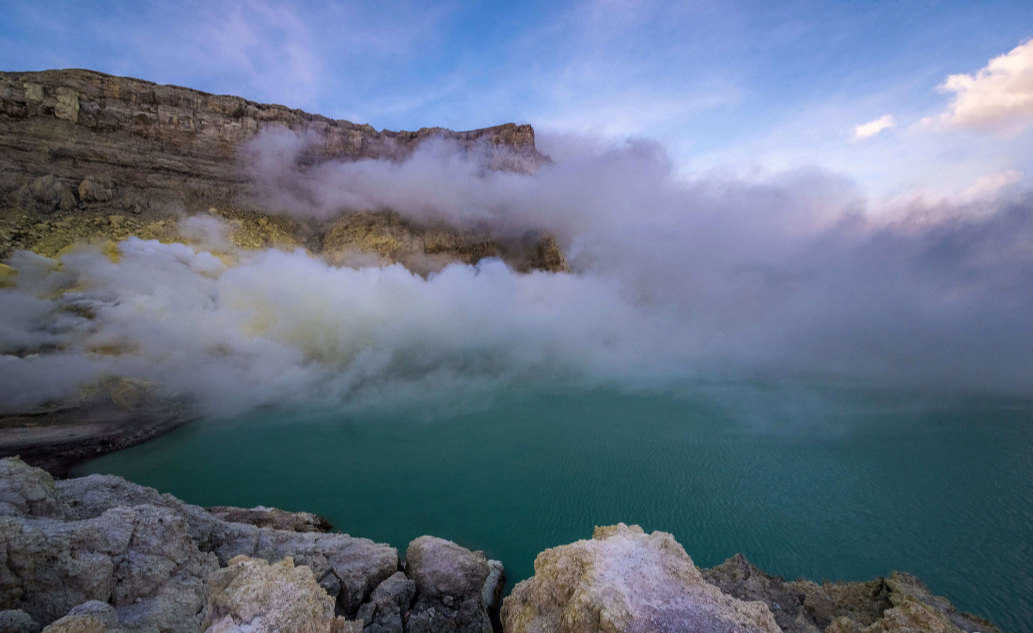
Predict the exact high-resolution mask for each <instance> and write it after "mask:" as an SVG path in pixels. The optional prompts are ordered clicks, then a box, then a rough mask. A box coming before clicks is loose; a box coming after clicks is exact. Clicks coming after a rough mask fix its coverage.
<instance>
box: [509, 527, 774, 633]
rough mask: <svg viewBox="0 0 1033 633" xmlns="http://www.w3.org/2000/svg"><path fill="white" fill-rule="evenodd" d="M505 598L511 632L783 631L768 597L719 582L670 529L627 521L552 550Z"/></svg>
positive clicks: (714, 632)
mask: <svg viewBox="0 0 1033 633" xmlns="http://www.w3.org/2000/svg"><path fill="white" fill-rule="evenodd" d="M534 571H535V575H534V577H532V578H530V579H529V580H525V581H523V582H521V583H518V584H517V585H516V587H514V588H513V593H512V594H511V595H510V596H509V597H508V598H506V599H505V601H504V602H503V604H502V624H503V627H504V628H505V630H506V631H507V632H508V633H546V632H556V633H588V632H605V633H611V632H612V633H618V632H621V633H637V632H642V633H645V632H647V631H665V632H672V633H674V632H682V631H683V632H685V633H690V632H702V631H706V632H708V633H753V632H758V633H759V632H765V633H779V628H778V625H776V624H775V619H774V618H773V617H772V615H771V612H770V611H769V610H768V608H767V606H765V605H764V604H763V603H761V602H744V601H741V600H738V599H737V598H733V597H732V596H729V595H727V594H725V593H722V592H721V590H720V589H718V588H717V587H715V586H713V585H711V584H710V583H708V582H707V581H706V580H704V579H703V576H702V575H701V574H700V571H699V570H698V569H696V566H695V565H694V564H693V562H692V559H691V558H689V556H688V554H686V553H685V550H684V549H682V546H681V545H679V544H678V543H677V541H675V540H674V537H673V536H671V535H670V534H666V533H664V532H653V533H652V534H645V533H644V532H643V531H642V528H640V527H638V526H636V525H633V526H630V527H629V526H627V525H624V524H623V523H621V524H618V525H615V526H611V527H603V528H596V529H595V533H594V534H593V536H592V540H589V541H577V542H576V543H572V544H570V545H564V546H561V547H555V548H552V549H549V550H545V551H544V552H542V553H541V554H539V555H538V558H537V559H535V563H534Z"/></svg>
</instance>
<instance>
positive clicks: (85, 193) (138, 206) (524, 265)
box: [0, 70, 566, 272]
mask: <svg viewBox="0 0 1033 633" xmlns="http://www.w3.org/2000/svg"><path fill="white" fill-rule="evenodd" d="M267 129H287V130H291V131H293V132H296V133H298V134H301V135H304V136H305V138H308V139H311V140H312V142H311V143H308V144H307V145H306V146H305V147H304V149H303V151H302V152H301V154H300V155H299V156H298V157H297V158H296V161H295V162H296V165H295V166H296V167H297V168H298V169H299V170H301V173H303V172H304V170H305V169H306V168H311V167H313V166H317V165H320V164H321V163H323V162H325V161H328V160H358V159H384V160H402V159H404V158H406V157H407V156H409V155H410V154H411V153H412V152H413V150H414V149H415V148H416V147H417V146H418V145H419V144H420V143H423V142H425V141H427V140H429V139H445V140H447V141H449V142H451V143H453V144H455V145H457V146H458V147H459V148H462V149H464V150H469V151H474V150H476V151H477V152H479V154H480V155H483V159H484V161H485V165H486V167H487V168H489V169H498V170H510V171H521V172H532V171H534V170H536V169H537V168H538V167H539V166H541V165H542V164H544V163H545V162H547V160H548V159H547V158H546V157H545V156H543V155H542V154H540V153H539V152H538V151H537V150H536V149H535V145H534V130H533V129H532V128H531V126H529V125H515V124H512V123H509V124H505V125H499V126H495V127H490V128H484V129H479V130H471V131H467V132H453V131H451V130H446V129H442V128H424V129H421V130H419V131H416V132H391V131H388V130H381V131H377V130H374V129H373V128H372V127H371V126H369V125H359V124H355V123H351V122H348V121H341V120H335V119H329V118H327V117H323V116H319V115H316V114H309V113H306V112H303V111H301V110H296V109H290V108H286V107H284V106H279V105H269V104H261V103H255V102H253V101H248V100H246V99H242V98H240V97H233V96H224V95H213V94H208V93H204V92H200V91H197V90H191V89H189V88H181V87H178V86H162V85H157V84H154V83H151V82H148V81H142V80H139V79H131V78H127V77H113V76H110V75H105V74H103V73H98V72H93V71H89V70H49V71H43V72H24V73H0V259H2V258H4V257H6V256H7V255H9V254H10V253H11V252H12V251H13V250H15V249H20V248H24V249H29V250H33V251H35V252H38V253H40V254H42V255H46V256H52V255H54V254H57V253H59V252H61V251H62V250H63V249H66V248H68V247H70V246H72V245H74V244H76V243H79V242H82V241H86V242H90V241H92V242H95V243H103V242H105V241H108V240H115V241H117V240H121V239H125V238H126V237H128V236H129V235H136V236H138V237H144V238H148V239H159V240H165V241H169V240H176V239H180V238H181V237H182V236H181V235H179V234H178V232H177V224H178V222H177V221H178V218H179V217H181V216H182V215H184V214H187V215H189V214H194V213H199V212H209V211H211V212H213V213H216V214H218V215H220V216H222V217H224V218H226V219H227V220H228V221H229V222H230V223H231V228H232V230H231V232H230V238H231V239H232V240H233V241H234V243H235V244H236V245H237V246H240V247H244V248H263V247H279V248H294V247H304V248H307V249H309V250H310V251H312V252H315V253H323V252H326V253H327V255H328V256H329V257H331V258H334V259H338V260H340V259H341V258H342V257H344V256H345V254H347V253H348V252H350V251H353V250H357V251H360V252H371V253H373V254H375V255H377V256H380V257H382V258H383V259H382V261H399V262H401V263H403V264H405V265H407V266H410V267H412V268H414V269H416V270H417V271H418V272H426V270H428V267H430V268H432V267H433V266H438V267H440V265H441V263H442V262H449V261H462V262H468V263H472V262H475V261H477V260H478V259H480V258H483V257H487V256H497V257H502V258H503V259H506V260H507V261H509V262H510V263H511V264H513V265H514V266H515V267H517V268H521V269H524V270H528V269H531V268H545V269H548V270H562V269H565V266H566V263H565V261H564V260H563V259H562V253H561V252H560V251H559V250H558V249H556V248H555V243H554V242H549V241H547V240H543V239H535V240H530V242H529V243H527V244H525V243H524V241H526V240H519V239H518V240H513V239H512V238H510V239H508V240H506V239H500V237H499V236H497V235H492V234H490V233H486V232H476V231H468V230H460V229H458V228H455V227H449V226H446V225H444V224H440V223H439V224H433V225H426V224H420V223H415V222H405V223H402V224H401V225H400V227H399V225H397V223H396V225H394V226H392V227H391V229H392V230H385V226H384V220H383V212H384V211H385V210H383V209H343V208H342V209H338V210H336V211H339V212H341V213H343V214H344V216H346V217H349V220H348V221H347V224H348V225H349V226H350V227H352V228H353V229H354V228H355V227H359V228H361V229H362V230H352V231H350V232H349V231H342V230H340V226H337V230H336V231H334V235H333V236H329V235H328V233H329V232H330V231H331V229H332V228H334V227H333V226H331V225H330V224H328V223H326V222H321V221H314V220H303V219H297V218H291V217H287V216H283V215H275V214H274V215H270V214H269V211H270V210H271V209H270V208H268V207H267V206H266V205H265V203H264V201H265V199H266V195H265V194H266V191H265V189H264V187H263V183H261V182H258V181H256V179H254V178H253V177H251V176H249V173H250V172H249V170H248V165H247V161H248V156H247V154H246V153H242V152H241V149H242V146H243V145H244V144H245V143H246V142H247V141H249V140H250V139H253V138H254V137H255V136H256V135H257V134H259V132H261V131H262V130H267ZM399 231H401V235H402V236H403V237H406V238H411V239H410V240H409V242H411V243H406V240H405V239H402V240H399V239H398V238H399V235H400V233H399ZM428 234H429V235H428ZM442 235H445V236H447V239H443V238H442ZM345 238H350V239H345ZM392 241H393V242H395V243H396V244H398V245H399V246H398V247H397V248H387V249H385V248H383V244H384V242H392ZM542 250H545V251H547V254H546V256H544V257H543V256H541V254H540V253H539V251H542ZM417 254H420V255H427V256H429V257H430V259H429V260H425V259H423V258H422V257H417V256H416V255H417Z"/></svg>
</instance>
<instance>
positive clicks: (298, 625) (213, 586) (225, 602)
mask: <svg viewBox="0 0 1033 633" xmlns="http://www.w3.org/2000/svg"><path fill="white" fill-rule="evenodd" d="M338 619H340V618H338ZM334 621H335V618H334V600H333V598H331V597H330V596H329V595H327V593H326V592H325V591H323V588H322V587H320V586H319V583H317V582H316V577H315V576H314V575H313V574H312V570H311V569H309V568H308V567H303V566H300V567H295V566H294V561H293V560H291V559H290V558H285V559H283V560H282V561H280V562H278V563H273V564H269V563H268V562H266V561H264V560H261V559H257V558H248V557H247V556H237V557H236V558H234V559H233V560H231V561H230V564H229V565H228V566H227V567H225V568H223V569H220V570H218V571H216V572H214V573H212V574H211V575H209V576H208V601H207V604H206V606H205V613H204V619H203V621H202V624H201V628H202V629H203V630H204V631H206V632H207V633H229V632H230V631H240V632H241V633H243V632H244V631H247V632H248V633H329V632H330V631H331V629H332V628H334ZM345 627H347V628H345ZM352 628H354V626H353V625H349V624H347V623H345V622H341V623H339V624H338V625H337V627H336V630H350V629H352ZM359 630H361V627H360V628H359Z"/></svg>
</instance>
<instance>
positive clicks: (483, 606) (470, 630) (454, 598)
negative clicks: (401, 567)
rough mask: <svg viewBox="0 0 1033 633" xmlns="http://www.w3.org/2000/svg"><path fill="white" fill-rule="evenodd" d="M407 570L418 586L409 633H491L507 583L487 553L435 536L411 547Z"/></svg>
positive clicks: (424, 537) (408, 628)
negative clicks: (496, 605) (493, 610)
mask: <svg viewBox="0 0 1033 633" xmlns="http://www.w3.org/2000/svg"><path fill="white" fill-rule="evenodd" d="M405 559H406V571H407V573H408V575H409V577H410V578H412V580H413V582H414V583H415V586H416V596H417V597H416V603H415V604H414V605H413V608H412V611H411V612H410V613H409V617H408V620H407V623H406V629H405V630H406V631H407V632H408V633H452V632H455V633H491V618H490V616H489V614H488V611H489V609H490V608H491V607H492V602H493V600H494V599H495V597H496V596H497V595H498V593H499V591H501V585H502V578H501V576H500V575H498V574H494V573H492V572H493V569H495V568H496V567H497V566H500V565H501V563H498V562H497V561H488V559H486V558H485V556H484V553H483V552H471V551H470V550H468V549H466V548H465V547H461V546H459V545H456V544H455V543H452V542H451V541H446V540H444V539H440V538H435V537H433V536H421V537H420V538H418V539H416V540H414V541H413V542H412V543H410V544H409V549H408V551H407V552H406V556H405Z"/></svg>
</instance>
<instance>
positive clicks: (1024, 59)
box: [923, 40, 1033, 134]
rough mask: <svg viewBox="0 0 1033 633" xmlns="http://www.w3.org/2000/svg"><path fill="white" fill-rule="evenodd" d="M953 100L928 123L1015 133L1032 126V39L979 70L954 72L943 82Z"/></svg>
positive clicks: (927, 122)
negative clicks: (969, 72)
mask: <svg viewBox="0 0 1033 633" xmlns="http://www.w3.org/2000/svg"><path fill="white" fill-rule="evenodd" d="M940 90H942V91H944V92H951V93H954V101H952V102H951V104H950V105H949V106H948V108H947V111H946V112H945V113H943V114H941V115H940V116H938V117H932V118H928V119H925V120H924V121H923V122H924V123H925V124H941V125H945V126H950V127H969V128H975V129H979V130H985V131H991V132H998V133H1002V134H1016V133H1018V132H1022V131H1024V130H1026V129H1028V128H1030V127H1031V126H1033V40H1029V41H1027V42H1025V43H1024V44H1020V45H1019V46H1016V47H1015V48H1013V49H1012V50H1011V51H1009V52H1008V53H1006V54H1004V55H1001V56H1000V57H995V58H994V59H991V60H990V62H989V63H988V64H987V65H986V66H985V67H983V68H981V69H980V70H979V71H978V72H976V73H974V74H971V75H966V74H957V75H951V76H949V77H948V78H947V81H945V82H944V83H943V85H941V86H940Z"/></svg>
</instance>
